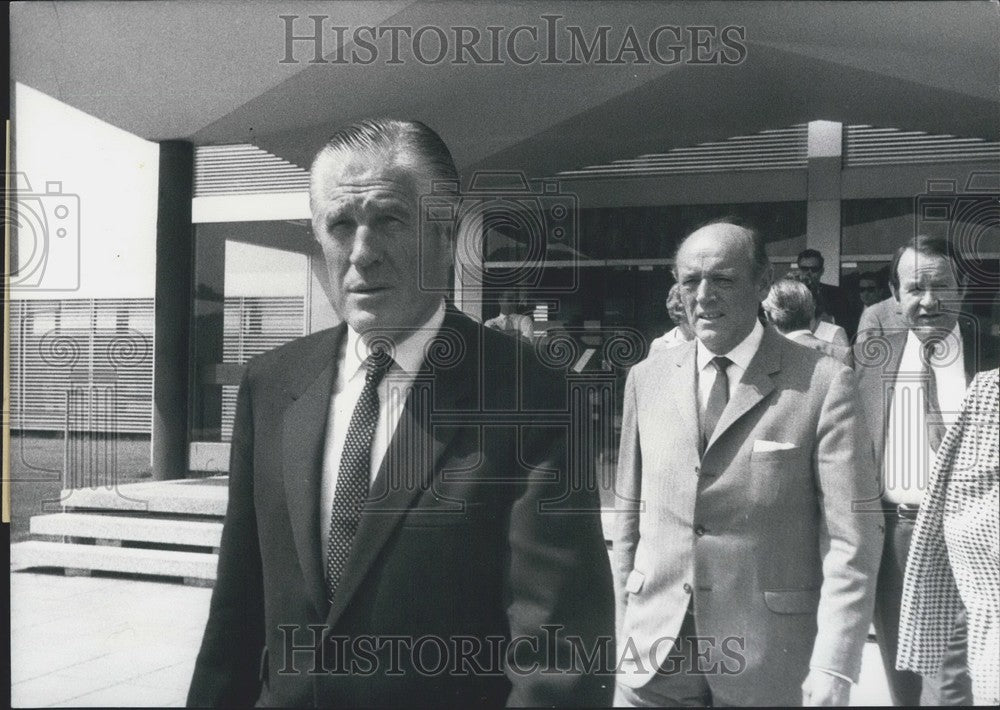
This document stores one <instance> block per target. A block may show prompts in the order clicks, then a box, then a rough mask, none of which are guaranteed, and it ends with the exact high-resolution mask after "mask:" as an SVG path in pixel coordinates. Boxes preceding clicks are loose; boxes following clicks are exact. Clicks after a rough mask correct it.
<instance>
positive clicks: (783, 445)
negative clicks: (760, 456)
mask: <svg viewBox="0 0 1000 710" xmlns="http://www.w3.org/2000/svg"><path fill="white" fill-rule="evenodd" d="M794 448H796V446H795V444H792V443H789V442H787V441H768V440H767V439H756V440H755V441H754V442H753V450H754V453H759V452H764V451H788V450H789V449H794Z"/></svg>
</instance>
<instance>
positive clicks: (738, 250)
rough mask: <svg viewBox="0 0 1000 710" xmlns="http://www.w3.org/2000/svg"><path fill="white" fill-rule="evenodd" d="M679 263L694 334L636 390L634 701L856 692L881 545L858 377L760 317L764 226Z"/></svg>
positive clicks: (703, 241)
mask: <svg viewBox="0 0 1000 710" xmlns="http://www.w3.org/2000/svg"><path fill="white" fill-rule="evenodd" d="M675 269H676V276H677V281H678V283H680V285H681V294H682V298H683V300H684V304H685V310H686V311H687V316H688V322H689V323H690V324H691V326H692V328H693V329H694V333H695V339H694V340H693V341H691V342H689V343H684V344H681V345H677V346H676V347H673V348H669V349H665V350H661V351H658V352H654V353H652V354H651V355H650V356H649V357H647V358H646V359H645V360H644V361H642V362H641V363H639V364H638V365H636V366H635V367H633V368H632V371H631V372H630V373H629V377H628V382H627V383H626V389H625V404H624V410H623V417H622V443H621V451H620V453H619V460H618V473H617V479H616V486H615V489H616V493H617V496H618V501H619V502H618V505H617V506H616V507H619V508H620V511H619V512H618V513H617V515H618V519H619V520H618V525H617V532H616V535H615V539H614V553H615V563H614V574H615V595H616V600H615V601H616V615H615V616H616V625H617V629H618V641H619V643H618V645H619V653H620V655H621V657H622V662H621V664H620V666H619V667H620V672H619V677H618V687H617V691H616V692H617V699H618V703H619V704H622V705H632V706H639V705H777V706H787V705H800V704H816V705H844V704H847V701H848V697H849V692H850V686H851V683H852V682H856V681H857V678H858V674H859V672H860V668H861V651H862V648H863V647H864V643H865V638H866V634H867V631H868V625H869V623H870V620H871V613H872V604H873V597H874V581H875V574H876V571H877V568H878V559H879V554H880V552H881V549H880V548H881V531H880V529H879V527H878V519H877V518H876V517H875V516H872V515H858V514H856V513H855V512H854V510H853V504H854V502H855V501H858V500H868V499H870V498H871V497H872V496H875V495H877V489H876V480H875V477H874V476H873V475H872V473H871V470H870V467H871V466H872V461H871V459H870V455H871V451H870V447H868V446H866V445H865V438H864V434H863V431H862V427H861V417H860V414H859V412H858V407H859V405H858V402H857V391H856V388H855V384H854V377H853V375H852V373H851V371H850V369H849V368H847V367H845V366H844V365H842V364H840V363H839V362H837V361H836V360H833V359H832V358H828V357H824V356H822V355H820V354H819V353H817V352H815V351H813V350H810V349H808V348H804V347H801V346H799V345H796V344H795V343H792V342H791V341H789V340H787V339H786V338H783V337H782V336H781V335H779V334H778V333H777V332H775V331H774V329H773V328H769V327H768V328H765V327H763V326H762V325H761V324H760V323H759V322H758V320H757V310H758V307H759V306H760V303H761V301H762V300H763V298H764V296H765V295H766V294H767V292H768V286H769V284H770V264H769V263H768V259H767V255H766V253H765V252H764V246H763V240H762V239H761V238H760V237H759V235H757V234H756V233H755V232H753V231H752V230H749V229H746V228H745V227H742V226H738V225H736V224H733V223H730V222H716V223H712V224H709V225H706V226H704V227H702V228H700V229H698V230H696V231H695V232H694V233H693V234H691V235H690V236H688V237H687V239H685V240H684V242H683V243H682V244H681V247H680V249H679V250H678V252H677V260H676V266H675ZM674 639H677V643H676V644H673V643H672V641H673V640H674Z"/></svg>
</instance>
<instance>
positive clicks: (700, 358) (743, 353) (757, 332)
mask: <svg viewBox="0 0 1000 710" xmlns="http://www.w3.org/2000/svg"><path fill="white" fill-rule="evenodd" d="M763 337H764V326H762V325H761V324H760V321H759V320H756V319H754V324H753V329H752V330H751V331H750V334H749V335H747V337H745V338H743V340H742V341H740V343H739V345H737V346H736V347H735V348H733V349H732V350H730V351H729V352H728V353H721V354H722V355H724V356H725V357H727V358H729V359H730V360H731V361H732V363H733V364H734V365H737V366H738V367H739V368H740V370H741V371H742V372H746V369H747V368H748V367H749V366H750V361H751V360H753V356H754V355H755V354H756V353H757V348H759V347H760V341H761V339H762V338H763ZM696 340H697V339H696ZM696 350H697V363H698V371H699V372H700V371H702V370H704V369H705V368H706V367H708V364H709V363H710V362H711V361H712V358H714V357H716V354H715V353H713V352H712V351H711V350H709V349H708V348H706V347H705V345H704V343H702V342H701V340H697V346H696Z"/></svg>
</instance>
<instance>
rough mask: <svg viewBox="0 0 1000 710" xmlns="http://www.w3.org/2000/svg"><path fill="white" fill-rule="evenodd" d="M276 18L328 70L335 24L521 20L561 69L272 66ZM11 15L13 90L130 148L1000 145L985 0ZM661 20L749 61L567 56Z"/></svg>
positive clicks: (544, 171)
mask: <svg viewBox="0 0 1000 710" xmlns="http://www.w3.org/2000/svg"><path fill="white" fill-rule="evenodd" d="M282 15H285V16H294V17H295V18H296V19H295V20H294V23H293V25H292V27H293V31H294V33H295V34H296V35H299V36H302V35H307V34H310V33H311V32H312V30H313V21H312V20H310V19H309V16H310V15H318V16H322V17H323V18H324V19H323V20H322V27H323V28H324V30H323V32H324V34H323V42H324V44H323V53H324V55H325V56H326V57H327V59H331V58H332V55H333V54H334V52H335V51H336V49H337V44H336V40H335V35H334V31H333V30H332V29H331V28H332V27H333V26H340V27H346V28H348V29H347V31H346V34H347V37H348V38H350V36H351V35H352V32H353V31H354V30H355V29H356V28H358V27H361V26H383V27H385V26H396V27H408V28H411V31H414V30H416V29H417V28H420V27H436V28H442V29H443V30H445V31H446V32H447V33H448V35H447V36H448V37H451V39H452V40H453V39H454V35H453V32H454V28H456V27H459V26H465V27H473V28H477V29H478V30H479V31H480V32H481V33H482V34H483V35H484V36H485V35H486V34H487V28H488V27H491V26H492V27H501V28H504V32H505V35H504V36H505V37H508V36H509V34H510V32H511V30H512V29H513V28H515V27H517V26H520V25H526V26H529V27H534V28H535V31H536V32H537V33H538V35H540V39H544V33H545V32H547V31H548V30H549V28H550V23H552V24H554V26H555V27H556V31H557V32H558V33H559V41H560V42H561V43H562V44H561V45H560V46H559V49H558V50H557V55H560V56H558V59H559V60H560V61H557V62H553V63H550V64H546V63H544V62H543V61H541V59H543V58H544V50H543V51H542V55H543V56H542V57H540V59H539V60H538V61H534V62H527V63H525V64H523V65H522V64H518V63H515V62H513V61H509V60H508V61H501V62H500V63H497V64H485V65H478V64H475V63H466V64H454V63H452V62H451V61H450V60H451V59H452V56H448V57H446V58H445V59H444V60H443V61H441V62H430V63H426V64H424V63H421V62H419V61H416V60H415V59H414V57H413V55H412V54H409V53H408V50H407V51H406V52H404V53H403V59H404V61H402V62H401V63H399V64H389V63H387V59H388V58H389V57H388V55H387V52H388V44H387V43H386V42H384V41H382V42H378V49H379V50H380V54H379V56H378V58H377V60H376V61H374V62H373V63H371V64H368V65H362V64H359V63H350V62H348V63H344V64H333V63H322V64H316V63H310V60H311V59H313V58H314V57H313V45H312V43H310V42H304V41H298V42H296V43H295V44H294V45H293V50H294V51H293V58H294V59H295V61H293V62H287V63H282V61H281V60H282V59H283V58H286V50H287V47H286V22H287V21H286V20H282V19H281V17H280V16H282ZM545 17H548V18H559V19H554V20H553V19H545ZM11 23H12V32H11V38H12V47H11V60H12V68H11V74H12V78H13V79H14V80H16V81H19V82H22V83H25V84H27V85H29V86H32V87H33V88H36V89H38V90H40V91H43V92H45V93H47V94H49V95H51V96H54V97H55V98H58V99H59V100H61V101H64V102H66V103H68V104H70V105H72V106H74V107H77V108H79V109H81V110H83V111H86V112H87V113H90V114H92V115H94V116H97V117H98V118H101V119H103V120H105V121H107V122H109V123H112V124H114V125H117V126H119V127H121V128H124V129H126V130H128V131H131V132H132V133H135V134H137V135H139V136H141V137H143V138H147V139H150V140H163V139H170V138H183V139H187V140H190V141H192V142H194V143H195V144H196V145H210V144H225V143H253V144H256V145H259V146H260V147H262V148H264V149H266V150H268V151H270V152H271V153H273V154H275V155H278V156H280V157H282V158H284V159H286V160H289V161H291V162H293V163H296V164H298V165H300V166H303V167H307V166H308V163H309V160H310V158H311V156H312V154H313V153H314V151H315V150H316V148H317V147H318V146H319V145H321V144H322V142H323V141H324V139H325V138H326V136H327V135H328V134H329V132H330V131H331V130H332V129H333V128H334V127H336V126H337V125H340V124H343V123H345V122H347V121H351V120H354V119H358V118H361V117H365V116H371V115H394V116H402V117H412V118H417V119H420V120H423V121H425V122H426V123H428V124H429V125H431V126H433V127H434V128H435V129H437V130H438V131H439V132H440V133H441V134H442V136H443V137H444V138H445V140H446V141H447V142H448V144H449V146H451V148H452V150H453V153H454V155H455V158H456V161H457V162H458V164H459V168H460V169H461V170H462V171H463V174H466V175H468V174H469V173H470V172H471V171H472V170H475V169H486V170H502V169H506V170H512V169H517V170H521V171H524V172H525V173H526V174H528V175H529V176H532V177H537V176H545V175H552V174H554V173H555V172H558V171H559V170H567V169H572V168H576V167H580V166H584V165H590V164H595V163H603V162H608V161H610V160H614V159H619V158H629V157H633V156H635V155H638V154H640V153H645V152H663V151H666V150H669V149H671V148H674V147H678V146H685V145H693V144H695V143H698V142H702V141H709V140H718V139H721V138H726V137H728V136H731V135H736V134H741V133H742V134H745V133H750V132H753V131H757V130H761V129H766V128H776V127H783V126H788V125H792V124H796V123H802V122H806V121H809V120H813V119H827V120H833V121H841V122H844V123H853V124H871V125H878V126H889V127H898V128H905V129H909V130H921V131H927V132H930V133H937V134H953V135H959V136H968V137H977V138H983V139H987V140H996V139H997V138H998V137H1000V118H998V117H1000V100H998V96H997V91H996V87H997V79H998V77H1000V53H997V51H996V46H997V38H998V36H1000V33H998V29H1000V16H998V13H997V10H996V6H995V4H993V3H988V2H943V3H837V2H829V3H805V2H755V3H736V2H715V3H707V2H706V3H624V2H616V3H567V2H554V3H550V2H546V3H537V4H524V3H518V4H506V3H498V4H487V3H476V4H463V3H447V2H446V3H434V4H420V3H412V2H396V3H336V4H334V3H319V2H282V3H280V4H278V3H273V4H272V3H242V2H240V3H236V2H212V3H194V2H189V3H156V2H150V3H128V2H123V3H44V4H43V3H19V4H15V5H13V6H12V8H11ZM664 25H671V26H679V27H682V28H685V29H684V31H688V30H690V28H692V27H695V26H705V27H716V28H720V29H721V28H723V27H726V26H736V27H742V28H745V42H744V44H745V49H746V52H745V54H746V56H745V59H744V60H743V61H741V62H740V63H738V64H733V65H728V66H727V65H695V64H691V63H686V62H680V63H677V64H671V65H663V64H659V63H657V62H655V61H652V62H649V63H641V62H639V61H637V60H636V55H635V54H634V53H633V54H628V53H626V54H623V55H622V56H623V57H624V59H625V61H623V62H622V63H620V64H615V63H611V62H608V61H605V62H589V63H588V62H582V63H579V64H575V65H574V64H568V63H567V62H566V61H565V60H566V59H567V58H568V57H569V53H570V49H571V48H570V47H569V40H568V35H567V28H568V27H570V26H573V27H577V28H579V32H580V33H581V36H583V37H585V38H587V39H588V40H590V39H592V38H594V37H595V36H597V34H599V33H600V32H601V31H602V30H600V29H599V28H601V27H608V28H610V29H609V30H607V33H608V34H607V36H608V44H609V56H613V55H614V54H616V52H617V50H618V49H619V48H620V46H621V44H622V42H623V38H624V37H625V35H626V34H627V33H628V31H629V28H630V27H631V28H633V30H634V32H635V34H636V36H638V37H639V38H642V40H643V41H645V39H646V38H648V37H649V36H650V34H651V33H653V32H654V30H655V29H656V28H657V27H660V26H664ZM426 34H428V35H435V36H437V35H436V32H429V33H426ZM383 39H384V38H383ZM425 39H426V42H425V46H426V48H427V49H426V52H427V53H428V54H430V55H433V54H434V53H435V51H436V50H435V47H436V44H435V42H436V40H435V39H434V38H431V37H428V38H425ZM521 39H522V40H523V42H524V43H523V44H521V45H519V46H520V47H521V48H522V49H523V50H524V51H523V52H522V56H523V54H530V50H531V49H532V43H531V42H530V41H529V39H530V38H528V37H526V35H525V34H524V33H522V36H521ZM688 39H690V38H688ZM486 44H488V43H486V41H485V40H484V42H483V46H486ZM543 44H544V43H542V42H539V43H537V44H536V45H535V47H536V48H538V47H542V46H543ZM406 46H407V47H409V45H408V44H407V45H406ZM354 47H355V45H351V44H347V45H345V49H346V50H347V51H348V52H350V50H351V49H352V48H354ZM689 49H690V47H689ZM519 51H520V50H519ZM362 56H364V55H362ZM466 58H468V55H466Z"/></svg>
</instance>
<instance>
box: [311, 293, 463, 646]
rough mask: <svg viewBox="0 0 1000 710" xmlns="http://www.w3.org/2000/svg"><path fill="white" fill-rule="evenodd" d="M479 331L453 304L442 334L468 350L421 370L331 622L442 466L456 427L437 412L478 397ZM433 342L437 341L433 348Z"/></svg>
mask: <svg viewBox="0 0 1000 710" xmlns="http://www.w3.org/2000/svg"><path fill="white" fill-rule="evenodd" d="M479 335H480V334H479V332H478V330H477V329H476V328H475V327H474V326H473V324H472V322H471V321H468V320H467V318H466V317H465V316H464V315H461V314H458V313H457V312H456V311H453V310H451V309H449V310H448V312H447V313H446V315H445V320H444V323H442V325H441V331H440V333H439V335H438V338H443V339H444V340H445V341H452V345H454V342H453V339H454V338H459V339H460V342H461V343H463V344H464V346H465V347H464V356H463V357H462V359H461V360H459V361H458V362H457V363H456V364H455V365H454V366H453V367H442V368H435V367H432V366H430V365H429V364H428V363H427V361H426V360H425V362H424V366H423V368H422V369H421V371H420V372H419V373H418V374H417V378H416V380H415V381H414V383H413V387H412V388H411V390H410V392H409V394H408V395H407V398H406V403H405V405H404V407H403V412H402V414H401V415H400V420H399V425H398V426H397V427H396V431H395V433H394V434H393V437H392V441H391V442H390V443H389V448H388V450H387V451H386V455H385V458H384V459H383V461H382V465H381V466H380V468H379V472H378V474H377V476H376V477H375V480H374V482H373V484H372V489H371V492H370V495H369V499H368V501H367V502H366V503H365V509H364V511H363V512H362V515H361V522H360V523H359V525H358V530H357V533H356V535H355V537H354V544H353V546H352V548H351V553H350V556H349V557H348V559H347V564H346V565H345V567H344V572H343V576H342V577H341V579H340V584H339V585H338V586H337V591H336V593H335V594H334V598H333V603H332V604H331V606H330V609H329V612H328V614H327V619H326V620H327V624H329V625H331V626H332V625H333V624H335V623H336V622H337V619H339V618H340V616H341V614H343V612H344V610H345V609H346V608H347V605H348V604H349V603H350V601H351V598H352V597H353V596H354V595H355V593H356V592H357V591H358V588H359V587H360V585H361V582H362V581H363V580H364V577H365V575H367V573H368V570H369V569H370V568H371V566H372V564H373V563H374V562H375V559H376V558H377V556H378V554H379V552H380V551H381V550H382V548H383V547H384V546H385V544H386V542H387V541H388V539H389V536H390V535H391V534H392V532H393V530H394V529H395V528H396V526H397V525H398V524H399V523H400V521H401V520H402V519H403V517H404V516H405V515H406V513H407V512H408V511H409V510H410V509H411V507H412V505H413V502H414V500H415V499H416V498H417V497H418V496H419V494H420V493H422V492H424V491H426V490H427V489H428V488H429V487H430V485H431V483H432V480H433V478H434V475H435V473H436V472H438V471H439V470H440V467H441V459H442V456H443V455H444V452H445V450H446V449H447V447H448V444H449V443H450V442H451V440H452V438H453V437H454V436H455V433H456V429H455V427H451V426H448V427H443V426H435V422H434V418H433V416H434V413H435V412H447V411H454V410H457V409H460V408H461V407H463V406H466V407H467V406H469V400H470V399H474V387H473V383H475V382H480V381H481V379H480V373H479V371H478V365H479V363H480V361H481V358H480V357H479V353H480V343H479ZM434 347H435V346H434V344H433V342H432V343H431V345H430V347H429V348H428V351H433V349H434Z"/></svg>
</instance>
